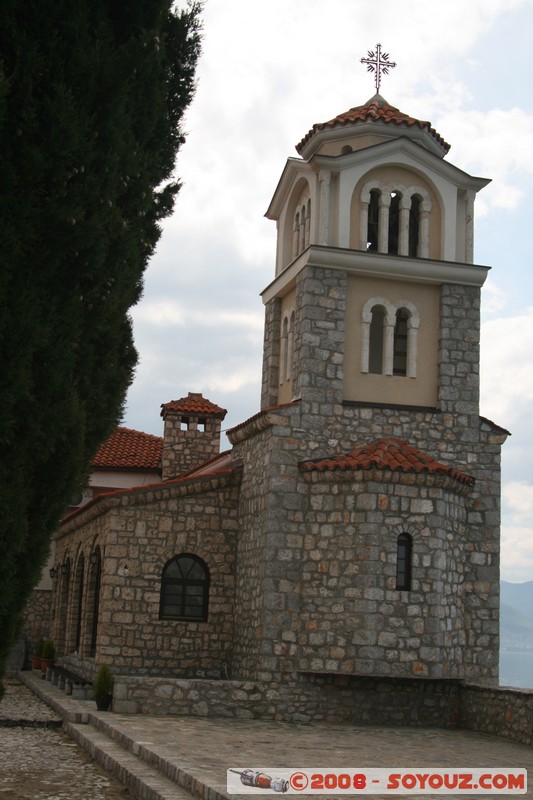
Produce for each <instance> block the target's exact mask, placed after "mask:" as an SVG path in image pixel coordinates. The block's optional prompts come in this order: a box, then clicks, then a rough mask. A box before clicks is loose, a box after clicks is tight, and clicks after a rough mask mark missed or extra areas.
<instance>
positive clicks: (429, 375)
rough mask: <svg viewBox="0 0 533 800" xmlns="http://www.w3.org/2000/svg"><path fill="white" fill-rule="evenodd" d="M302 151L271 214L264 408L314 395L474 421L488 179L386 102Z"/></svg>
mask: <svg viewBox="0 0 533 800" xmlns="http://www.w3.org/2000/svg"><path fill="white" fill-rule="evenodd" d="M296 149H297V151H298V153H299V155H300V158H290V159H289V160H288V161H287V164H286V166H285V170H284V172H283V174H282V177H281V180H280V182H279V184H278V187H277V189H276V193H275V194H274V197H273V199H272V202H271V204H270V206H269V209H268V212H267V217H268V218H270V219H273V220H276V222H277V224H278V244H277V253H276V277H275V280H274V281H273V283H272V284H271V285H270V286H269V287H268V288H267V289H266V290H265V292H264V293H263V299H264V302H265V305H266V313H267V323H266V334H265V353H264V369H263V395H262V404H263V407H268V406H271V405H274V404H276V403H280V402H282V403H283V402H289V401H291V400H293V399H296V398H302V399H304V398H305V397H309V399H310V400H311V399H312V400H314V401H315V402H316V401H319V400H320V399H323V400H324V401H325V402H330V403H331V402H353V403H387V404H393V405H399V406H409V407H414V406H416V407H420V408H429V409H436V408H439V409H440V410H441V411H445V410H446V411H453V410H460V409H462V410H464V409H465V404H466V406H467V407H468V410H469V411H470V412H471V413H477V403H478V388H479V387H478V372H479V352H478V345H479V289H480V287H481V286H482V284H483V282H484V281H485V278H486V275H487V271H488V269H487V268H486V267H481V266H477V265H474V264H473V221H474V213H473V209H474V199H475V195H476V193H477V192H478V191H479V190H480V189H482V188H483V187H484V186H486V185H487V183H488V182H489V181H488V180H486V179H482V178H475V177H472V176H470V175H467V174H466V173H465V172H463V171H462V170H460V169H458V168H457V167H454V166H453V165H452V164H450V163H449V162H447V161H445V160H444V156H445V155H446V154H447V152H448V150H449V145H448V144H446V142H445V141H444V140H443V139H442V137H441V136H440V135H439V134H438V133H437V132H436V131H435V130H434V129H433V128H432V127H431V125H430V123H429V122H421V121H419V120H417V119H414V118H413V117H410V116H408V115H407V114H404V113H402V112H401V111H399V110H398V109H397V108H395V107H393V106H391V105H389V103H387V101H386V100H384V99H383V97H381V95H379V94H376V95H375V96H374V97H372V98H371V99H370V100H368V102H367V103H365V104H364V105H362V106H358V107H356V108H352V109H350V110H349V111H347V112H345V113H343V114H340V115H339V116H337V117H336V118H334V119H332V120H330V121H328V122H326V123H322V124H317V125H314V126H313V128H312V129H311V130H310V131H309V133H308V134H307V135H306V136H305V137H304V138H303V139H302V140H301V142H300V143H299V144H298V145H297V148H296ZM458 316H459V317H461V319H460V320H459V318H458ZM459 322H460V326H461V329H463V328H464V326H468V328H469V335H468V338H467V339H466V341H463V345H462V350H463V352H462V353H461V356H460V361H461V362H463V361H466V362H467V364H468V380H464V379H463V377H464V371H463V370H464V367H461V366H460V364H459V362H458V359H457V356H458V354H457V348H456V344H455V343H454V338H455V337H456V334H457V327H456V324H457V323H459Z"/></svg>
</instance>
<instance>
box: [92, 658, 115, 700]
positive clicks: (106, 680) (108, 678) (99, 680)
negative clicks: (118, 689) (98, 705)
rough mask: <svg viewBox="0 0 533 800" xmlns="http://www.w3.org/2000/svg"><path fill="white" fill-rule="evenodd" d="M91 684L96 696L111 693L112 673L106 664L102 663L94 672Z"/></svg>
mask: <svg viewBox="0 0 533 800" xmlns="http://www.w3.org/2000/svg"><path fill="white" fill-rule="evenodd" d="M93 686H94V694H95V696H96V697H101V696H102V695H105V694H113V673H112V672H111V670H110V669H109V667H108V666H107V664H102V666H101V667H100V669H99V670H98V672H97V673H96V676H95V679H94V681H93Z"/></svg>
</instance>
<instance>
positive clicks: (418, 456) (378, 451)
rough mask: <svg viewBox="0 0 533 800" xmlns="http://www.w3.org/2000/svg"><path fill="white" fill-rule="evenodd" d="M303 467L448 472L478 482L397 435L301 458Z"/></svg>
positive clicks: (467, 481)
mask: <svg viewBox="0 0 533 800" xmlns="http://www.w3.org/2000/svg"><path fill="white" fill-rule="evenodd" d="M299 467H300V469H301V470H302V471H305V472H311V471H327V470H358V469H363V470H365V469H388V470H393V471H401V472H415V473H420V472H427V473H437V474H447V475H449V476H450V477H452V478H455V479H456V480H458V481H460V482H461V483H466V484H469V485H472V484H473V483H474V478H473V477H471V476H470V475H467V474H466V473H464V472H461V471H460V470H458V469H455V468H454V467H450V466H447V465H445V464H441V463H439V462H438V461H436V460H435V459H434V458H432V456H430V455H428V454H427V453H423V452H422V451H421V450H418V449H417V448H416V447H414V446H413V445H411V444H408V443H407V442H405V441H404V440H403V439H398V438H396V437H390V438H382V439H379V440H377V441H375V442H371V443H370V444H363V445H360V446H359V447H356V448H355V450H353V451H352V452H351V453H348V454H346V455H336V456H332V457H331V458H317V459H311V460H307V461H301V462H300V464H299Z"/></svg>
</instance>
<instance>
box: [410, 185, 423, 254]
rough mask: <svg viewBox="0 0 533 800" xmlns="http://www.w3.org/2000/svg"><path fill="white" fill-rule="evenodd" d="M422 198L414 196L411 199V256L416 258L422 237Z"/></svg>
mask: <svg viewBox="0 0 533 800" xmlns="http://www.w3.org/2000/svg"><path fill="white" fill-rule="evenodd" d="M421 203H422V198H421V197H420V195H418V194H414V195H413V196H412V198H411V211H410V213H409V256H410V258H416V256H417V255H418V250H419V237H420V204H421Z"/></svg>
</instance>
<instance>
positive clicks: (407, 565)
mask: <svg viewBox="0 0 533 800" xmlns="http://www.w3.org/2000/svg"><path fill="white" fill-rule="evenodd" d="M412 555H413V539H412V537H411V536H410V535H409V534H408V533H400V535H399V536H398V539H397V541H396V588H397V589H400V590H403V591H408V590H409V589H410V588H411V560H412Z"/></svg>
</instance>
